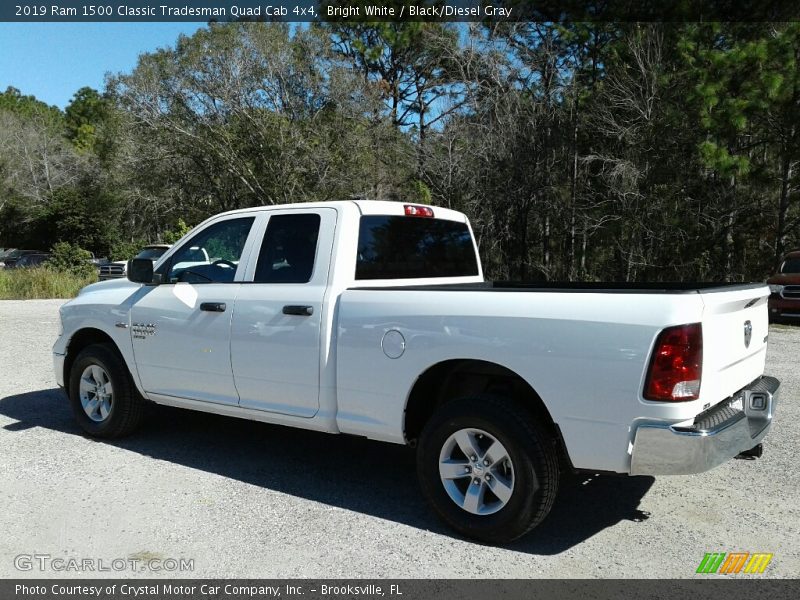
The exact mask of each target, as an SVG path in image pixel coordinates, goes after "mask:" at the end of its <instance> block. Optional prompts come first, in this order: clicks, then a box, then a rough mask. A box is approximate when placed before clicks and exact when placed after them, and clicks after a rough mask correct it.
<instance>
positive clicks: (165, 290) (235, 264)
mask: <svg viewBox="0 0 800 600" xmlns="http://www.w3.org/2000/svg"><path fill="white" fill-rule="evenodd" d="M255 218H256V217H255V216H251V215H249V216H241V215H236V216H230V217H223V218H222V219H219V220H216V221H214V222H212V223H210V224H209V225H207V226H205V227H204V228H203V229H202V230H200V231H199V232H197V233H195V234H194V235H192V236H191V237H190V238H189V239H188V240H187V241H186V242H185V243H183V244H181V247H180V248H178V249H177V250H176V251H175V252H174V253H173V254H171V255H170V256H169V257H168V258H167V260H166V261H165V262H164V264H163V265H160V266H159V268H158V271H157V272H158V273H161V274H162V277H164V281H165V282H164V283H162V284H161V285H157V286H153V287H151V288H149V289H148V290H147V292H146V293H145V294H144V295H143V297H142V298H141V299H140V300H139V301H138V302H136V304H134V306H133V307H132V308H131V336H132V338H133V349H134V353H135V355H136V366H137V369H138V372H139V377H140V379H141V382H142V386H143V387H144V390H145V391H146V392H149V393H153V394H160V395H164V396H173V397H178V398H188V399H191V400H203V401H207V402H216V403H222V404H237V403H238V401H239V396H238V394H237V393H236V387H235V385H234V383H233V373H232V372H231V356H230V330H231V316H232V315H233V308H234V303H235V302H236V297H237V295H238V294H239V290H240V289H241V287H242V284H241V283H240V279H237V276H238V277H239V278H240V277H241V273H240V271H241V272H242V273H243V272H244V265H243V264H242V266H241V269H240V261H241V258H242V256H243V255H245V256H246V254H245V248H246V245H247V241H248V236H249V234H250V231H251V229H252V228H253V222H254V221H255Z"/></svg>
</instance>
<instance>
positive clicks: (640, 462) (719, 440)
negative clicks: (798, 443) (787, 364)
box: [631, 376, 781, 475]
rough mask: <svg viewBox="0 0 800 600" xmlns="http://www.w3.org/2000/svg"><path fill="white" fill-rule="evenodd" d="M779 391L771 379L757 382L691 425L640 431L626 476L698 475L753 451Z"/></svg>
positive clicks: (648, 425)
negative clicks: (748, 451) (740, 454)
mask: <svg viewBox="0 0 800 600" xmlns="http://www.w3.org/2000/svg"><path fill="white" fill-rule="evenodd" d="M780 385H781V384H780V381H778V380H777V379H775V378H774V377H768V376H764V377H760V378H758V379H756V380H755V381H754V382H752V383H751V384H750V385H748V386H747V387H745V388H744V389H742V390H739V391H738V392H737V393H735V394H734V395H733V396H731V397H730V398H728V399H727V400H725V401H723V402H720V403H719V404H717V405H716V406H713V407H711V408H710V409H709V410H707V411H705V412H703V413H700V414H699V415H697V417H695V419H694V421H693V422H692V423H689V424H687V423H686V422H682V423H673V424H669V423H646V424H643V425H640V426H639V428H638V429H637V430H636V437H635V439H634V442H633V451H632V454H631V475H689V474H691V473H702V472H703V471H708V470H709V469H713V468H714V467H716V466H718V465H721V464H722V463H724V462H726V461H728V460H729V459H731V458H733V457H734V456H736V455H737V454H739V453H741V452H744V451H745V450H749V449H750V448H752V447H754V446H756V445H757V444H758V443H759V442H761V440H763V439H764V437H765V436H766V435H767V432H768V431H769V428H770V425H771V424H772V416H773V414H774V413H775V406H776V404H777V402H778V395H779V390H780Z"/></svg>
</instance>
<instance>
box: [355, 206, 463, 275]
mask: <svg viewBox="0 0 800 600" xmlns="http://www.w3.org/2000/svg"><path fill="white" fill-rule="evenodd" d="M477 274H478V262H477V258H476V256H475V248H474V246H473V244H472V236H471V235H470V233H469V228H468V227H467V224H466V223H459V222H457V221H447V220H445V219H428V218H420V217H390V216H381V215H378V216H363V217H361V226H360V228H359V233H358V260H357V262H356V279H415V278H418V277H419V278H423V277H466V276H469V275H477Z"/></svg>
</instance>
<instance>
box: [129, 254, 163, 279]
mask: <svg viewBox="0 0 800 600" xmlns="http://www.w3.org/2000/svg"><path fill="white" fill-rule="evenodd" d="M128 279H130V280H131V281H133V282H134V283H143V284H145V285H158V284H159V283H161V275H159V274H154V273H153V261H152V260H150V259H149V258H132V259H131V260H129V261H128Z"/></svg>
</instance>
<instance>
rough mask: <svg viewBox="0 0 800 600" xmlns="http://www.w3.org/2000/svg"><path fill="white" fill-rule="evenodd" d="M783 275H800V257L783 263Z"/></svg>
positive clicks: (788, 259)
mask: <svg viewBox="0 0 800 600" xmlns="http://www.w3.org/2000/svg"><path fill="white" fill-rule="evenodd" d="M781 273H800V257H796V258H787V259H786V260H785V261H783V264H782V265H781Z"/></svg>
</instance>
